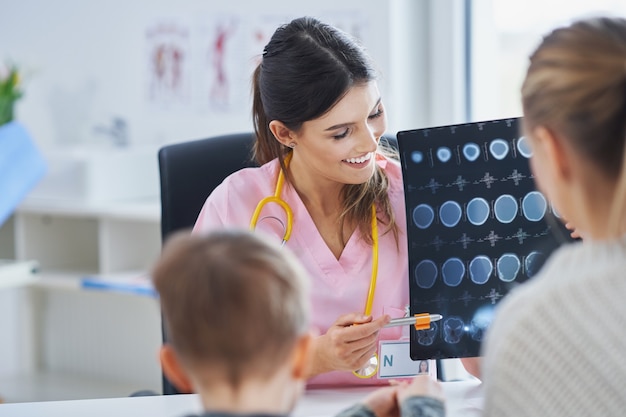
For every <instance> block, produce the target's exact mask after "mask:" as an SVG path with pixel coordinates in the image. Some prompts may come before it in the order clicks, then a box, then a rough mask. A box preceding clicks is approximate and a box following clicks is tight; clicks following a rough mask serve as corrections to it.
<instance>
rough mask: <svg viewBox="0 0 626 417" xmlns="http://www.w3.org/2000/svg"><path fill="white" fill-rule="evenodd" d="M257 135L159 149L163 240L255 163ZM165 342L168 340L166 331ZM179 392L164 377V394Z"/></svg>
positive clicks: (189, 223) (189, 224)
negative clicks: (225, 183)
mask: <svg viewBox="0 0 626 417" xmlns="http://www.w3.org/2000/svg"><path fill="white" fill-rule="evenodd" d="M253 144H254V134H253V133H251V132H246V133H232V134H227V135H222V136H215V137H210V138H207V139H199V140H194V141H189V142H181V143H176V144H172V145H166V146H164V147H162V148H161V149H160V150H159V155H158V156H159V175H160V182H161V239H162V241H163V242H164V241H165V240H166V239H167V237H168V236H169V235H170V234H171V233H173V232H175V231H178V230H183V229H189V228H191V227H193V225H194V224H195V222H196V219H197V217H198V214H200V210H201V209H202V206H203V204H204V202H205V200H206V198H207V197H208V196H209V194H211V192H212V191H213V189H214V188H215V187H217V186H218V185H219V184H220V183H221V182H222V181H223V180H224V178H226V177H227V176H229V175H230V174H232V173H233V172H235V171H238V170H239V169H241V168H245V167H251V166H255V163H254V162H253V161H252V145H253ZM162 330H163V341H165V340H167V335H166V333H165V328H162ZM178 393H179V391H178V390H177V389H176V387H174V385H172V383H171V382H170V381H169V380H168V379H167V378H166V377H165V375H163V394H178Z"/></svg>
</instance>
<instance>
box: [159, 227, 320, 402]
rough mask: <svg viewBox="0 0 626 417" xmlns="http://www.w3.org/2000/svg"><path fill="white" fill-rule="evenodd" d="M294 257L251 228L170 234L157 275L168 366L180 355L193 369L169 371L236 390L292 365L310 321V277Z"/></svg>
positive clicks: (196, 383) (191, 381)
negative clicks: (208, 232) (297, 346)
mask: <svg viewBox="0 0 626 417" xmlns="http://www.w3.org/2000/svg"><path fill="white" fill-rule="evenodd" d="M293 259H294V258H293V257H292V256H289V255H288V252H287V251H285V249H281V248H280V247H278V246H277V245H276V246H274V245H272V244H270V243H268V242H266V241H264V240H262V238H261V237H260V235H255V234H253V233H251V232H249V231H236V230H230V231H227V230H224V231H216V232H213V233H211V234H209V235H190V234H189V233H187V232H185V233H179V234H177V235H174V236H173V237H172V238H170V239H169V240H168V241H167V242H166V245H165V247H164V250H163V253H162V255H161V258H160V259H159V261H158V262H157V264H156V265H155V267H154V269H153V272H152V279H153V282H154V286H155V288H156V290H157V291H158V293H159V296H160V300H161V308H162V313H163V319H164V324H165V331H166V334H167V342H168V345H170V346H167V345H166V346H165V347H164V349H165V350H164V352H162V360H163V362H164V364H163V365H164V371H166V373H168V372H169V371H170V369H168V368H169V366H168V363H167V362H168V361H171V360H174V361H175V362H176V364H175V365H176V367H177V369H178V370H182V371H183V373H184V376H185V378H182V380H181V378H178V376H177V375H175V373H174V374H173V375H169V374H168V377H170V379H171V380H172V382H174V383H175V384H176V385H177V386H179V388H181V389H189V388H191V387H189V385H193V388H194V389H196V390H198V389H200V388H202V389H207V388H210V387H211V386H214V385H220V386H224V385H229V386H230V387H231V388H232V389H233V390H235V391H236V390H237V389H238V388H239V387H240V386H241V385H243V384H245V383H246V382H247V381H248V380H249V379H250V378H253V379H254V378H256V379H269V378H271V377H272V375H274V373H275V372H277V370H279V369H284V365H285V363H286V362H288V361H289V360H290V358H291V356H292V354H293V351H294V349H295V347H296V345H297V344H298V343H300V341H301V339H302V338H304V337H305V336H306V335H307V334H308V326H309V307H308V305H309V301H308V295H307V285H308V283H307V280H306V275H305V273H304V271H303V270H302V269H301V267H300V266H299V265H298V264H297V263H296V262H295V261H294V260H293ZM164 355H165V358H164ZM179 368H180V369H179ZM185 379H187V380H185ZM181 385H182V387H181Z"/></svg>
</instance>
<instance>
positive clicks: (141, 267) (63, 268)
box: [0, 199, 161, 401]
mask: <svg viewBox="0 0 626 417" xmlns="http://www.w3.org/2000/svg"><path fill="white" fill-rule="evenodd" d="M160 248H161V236H160V205H159V203H158V202H157V201H154V200H152V201H136V202H125V203H107V204H80V203H76V202H72V203H71V204H70V203H64V202H54V201H53V200H39V201H37V200H32V199H31V200H27V201H26V202H25V203H24V204H22V205H21V206H20V208H19V209H18V210H17V212H16V213H15V214H14V216H13V218H12V219H11V220H10V221H9V222H8V223H7V224H5V225H4V226H3V227H2V228H1V229H0V258H7V257H9V258H11V257H12V258H14V259H16V260H36V261H37V262H38V264H39V271H38V273H37V274H35V276H34V277H35V278H34V280H32V281H29V284H28V285H27V286H26V287H19V288H10V289H4V290H0V334H2V335H3V337H2V339H3V342H2V343H0V397H4V399H5V401H40V400H62V399H79V398H101V397H112V396H116V397H119V396H126V395H129V394H131V393H132V392H135V391H138V390H143V389H150V390H154V391H157V392H160V391H161V369H160V366H159V364H158V356H157V353H158V348H159V346H160V344H161V318H160V310H159V307H158V303H157V300H156V299H155V298H154V297H151V296H147V295H139V294H133V293H127V292H118V291H102V290H93V289H86V288H84V287H83V285H82V279H83V278H84V277H86V276H91V277H93V276H95V277H105V278H116V277H118V278H119V277H125V276H129V275H132V274H137V275H139V274H141V273H145V272H147V271H148V269H149V267H150V266H151V265H152V263H153V262H154V260H155V259H156V257H157V256H158V254H159V252H160ZM1 287H2V275H1V272H0V288H1Z"/></svg>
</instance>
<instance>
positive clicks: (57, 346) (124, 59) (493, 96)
mask: <svg viewBox="0 0 626 417" xmlns="http://www.w3.org/2000/svg"><path fill="white" fill-rule="evenodd" d="M0 10H1V12H0V63H1V62H4V63H14V64H15V65H17V66H18V68H19V69H20V72H21V76H22V78H21V82H22V87H23V90H24V97H23V98H22V99H21V100H20V101H19V102H18V105H17V108H16V112H17V115H16V119H17V121H18V122H20V123H21V124H22V125H23V126H24V127H25V128H26V129H27V130H28V131H29V133H30V134H31V136H32V138H33V140H34V141H35V143H36V144H37V146H38V148H39V149H40V151H41V152H42V154H43V155H44V157H45V158H46V161H47V164H48V174H47V175H46V177H44V178H43V180H42V181H41V182H40V183H39V184H38V185H37V187H35V188H34V189H33V190H32V191H31V193H30V194H29V196H28V197H27V198H26V200H25V201H23V202H22V204H21V205H20V206H19V207H18V209H17V210H16V212H15V213H14V215H13V216H12V217H11V218H10V219H9V220H8V221H7V222H6V223H5V224H4V225H2V227H1V228H0V259H6V260H13V261H17V262H20V261H30V260H34V261H36V262H37V263H38V265H39V272H38V273H37V274H36V275H37V277H36V280H34V281H33V280H29V281H27V283H28V285H3V277H2V273H1V272H0V397H2V398H4V400H5V401H7V402H9V401H10V402H14V401H41V400H60V399H78V398H100V397H112V396H125V395H128V394H130V393H131V392H134V391H137V390H140V389H151V390H155V391H160V389H161V371H160V368H159V366H158V363H157V357H156V350H157V348H158V346H159V344H160V342H161V327H160V324H161V323H160V313H159V310H158V306H157V305H156V302H155V300H154V299H153V298H152V297H150V296H147V295H146V294H144V293H141V292H132V291H97V290H89V289H86V288H84V287H83V286H82V285H80V283H81V282H82V280H84V279H85V277H87V276H88V277H96V278H98V277H100V278H103V279H109V280H111V281H113V282H117V281H119V282H122V283H124V282H131V283H133V282H134V280H139V279H141V275H142V271H145V270H146V268H147V267H148V266H149V265H150V263H151V262H152V261H153V260H154V259H155V258H156V256H157V254H158V252H159V250H160V245H161V242H160V232H159V227H160V224H159V221H160V218H159V214H160V207H159V203H158V198H159V195H158V187H159V184H158V166H157V159H156V152H157V150H158V148H159V147H161V146H163V145H165V144H169V143H175V142H181V141H186V140H193V139H200V138H204V137H209V136H213V135H218V134H222V133H231V132H242V131H250V130H251V127H252V124H251V120H250V110H249V109H250V97H249V95H250V94H249V92H250V73H251V71H252V69H253V67H254V65H256V63H257V62H258V61H257V60H258V59H259V58H258V57H259V55H260V53H261V52H262V49H263V46H264V45H265V43H266V42H267V40H268V37H269V36H270V35H271V33H272V32H273V30H274V29H275V28H276V27H277V26H278V25H279V24H280V23H283V22H286V21H288V20H290V19H291V18H293V17H297V16H301V15H313V16H316V17H319V18H320V19H322V20H324V21H327V22H329V23H332V24H335V25H337V26H339V27H341V28H342V29H344V30H346V31H348V32H350V33H352V34H354V35H355V36H357V37H358V38H359V39H360V40H361V41H362V43H363V44H364V45H365V46H366V48H367V49H368V50H369V52H370V54H371V55H372V57H373V58H374V60H375V61H376V63H377V65H378V66H379V69H380V73H381V79H380V88H381V92H382V94H383V99H384V102H385V104H386V107H387V115H388V121H389V129H388V131H389V132H391V133H396V132H397V131H399V130H407V129H415V128H423V127H429V126H437V125H444V124H453V123H463V122H468V121H479V120H488V119H495V118H503V117H516V116H520V115H521V109H520V106H519V87H520V83H521V80H522V76H523V74H524V71H525V68H526V62H527V56H528V54H529V53H530V52H531V51H532V49H533V48H534V46H536V45H537V43H538V42H539V41H540V36H541V34H542V33H545V32H546V31H547V30H548V29H550V28H552V27H554V26H556V25H558V24H563V23H567V22H568V21H570V20H571V19H572V18H576V17H581V16H588V15H594V14H611V15H626V4H624V2H623V1H620V0H526V1H524V2H511V1H507V0H473V1H472V0H388V1H379V0H343V1H340V2H337V1H333V0H317V1H315V2H307V3H304V2H294V1H287V0H266V1H264V2H256V1H253V0H230V1H228V2H217V1H211V2H209V1H202V0H181V1H178V2H169V1H165V0H159V1H156V0H137V1H133V2H126V1H122V0H109V1H106V2H104V1H101V2H83V1H79V0H58V1H55V2H46V1H43V0H20V1H13V0H0ZM0 172H1V170H0ZM94 178H98V179H99V180H98V181H96V180H94ZM107 181H111V183H107ZM0 198H1V195H0Z"/></svg>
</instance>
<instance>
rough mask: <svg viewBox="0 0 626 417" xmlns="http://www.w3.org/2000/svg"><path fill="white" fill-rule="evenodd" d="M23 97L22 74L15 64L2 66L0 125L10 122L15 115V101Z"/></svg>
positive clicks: (0, 70)
mask: <svg viewBox="0 0 626 417" xmlns="http://www.w3.org/2000/svg"><path fill="white" fill-rule="evenodd" d="M21 97H22V90H21V88H20V76H19V72H18V70H17V67H16V66H15V65H11V66H10V67H6V68H4V69H3V68H2V67H1V66H0V126H2V125H4V124H7V123H9V122H10V121H12V120H13V117H14V110H13V109H14V106H15V102H16V101H17V100H19V99H20V98H21Z"/></svg>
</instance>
